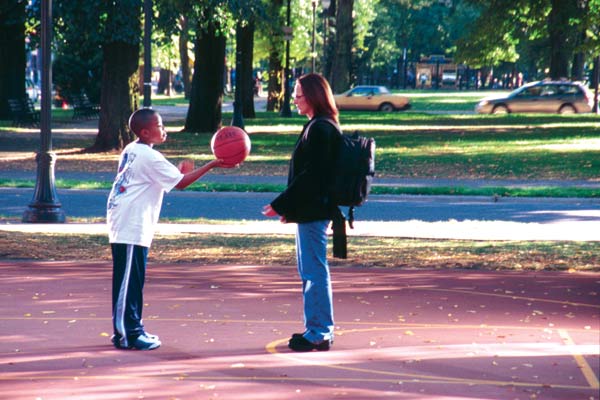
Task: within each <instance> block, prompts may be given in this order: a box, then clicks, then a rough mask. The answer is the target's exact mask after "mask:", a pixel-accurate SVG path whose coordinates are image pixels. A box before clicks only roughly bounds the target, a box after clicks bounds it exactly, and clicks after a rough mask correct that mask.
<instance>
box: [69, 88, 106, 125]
mask: <svg viewBox="0 0 600 400" xmlns="http://www.w3.org/2000/svg"><path fill="white" fill-rule="evenodd" d="M68 99H69V101H70V103H71V106H73V119H83V118H85V119H90V118H97V117H98V115H100V106H98V105H97V104H94V103H92V102H91V101H90V99H89V98H88V97H87V95H86V94H85V93H81V94H72V95H70V96H69V97H68Z"/></svg>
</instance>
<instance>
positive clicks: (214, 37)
mask: <svg viewBox="0 0 600 400" xmlns="http://www.w3.org/2000/svg"><path fill="white" fill-rule="evenodd" d="M210 3H211V2H210V1H207V2H205V3H204V4H203V5H202V6H201V10H200V13H199V15H200V16H201V17H200V18H199V19H198V21H197V25H196V43H195V49H194V55H195V60H194V75H193V77H192V91H191V93H190V105H189V108H188V113H187V117H186V120H185V127H184V130H186V131H191V132H215V131H216V130H217V129H219V128H220V127H221V123H222V111H221V108H222V104H223V83H224V76H225V73H224V70H225V68H224V60H225V43H226V37H225V32H224V30H223V26H222V17H223V16H224V14H223V8H222V6H223V4H222V3H221V2H214V4H210Z"/></svg>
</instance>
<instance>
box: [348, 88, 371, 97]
mask: <svg viewBox="0 0 600 400" xmlns="http://www.w3.org/2000/svg"><path fill="white" fill-rule="evenodd" d="M372 95H373V89H372V88H356V89H354V90H353V91H352V96H363V97H364V96H372Z"/></svg>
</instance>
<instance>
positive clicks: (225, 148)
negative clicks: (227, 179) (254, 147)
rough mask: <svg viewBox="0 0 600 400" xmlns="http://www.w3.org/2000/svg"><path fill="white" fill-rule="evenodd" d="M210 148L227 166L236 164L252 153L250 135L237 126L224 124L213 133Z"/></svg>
mask: <svg viewBox="0 0 600 400" xmlns="http://www.w3.org/2000/svg"><path fill="white" fill-rule="evenodd" d="M210 148H211V149H212V152H213V154H214V155H215V157H216V158H219V159H221V160H223V162H224V163H225V164H226V165H227V166H234V165H237V164H239V163H241V162H242V161H244V160H245V159H246V157H247V156H248V154H250V137H249V136H248V134H247V133H246V132H245V131H244V130H243V129H241V128H238V127H237V126H224V127H223V128H221V129H219V130H218V131H217V132H215V134H214V135H213V137H212V139H211V141H210Z"/></svg>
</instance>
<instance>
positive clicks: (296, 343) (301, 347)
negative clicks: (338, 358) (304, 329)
mask: <svg viewBox="0 0 600 400" xmlns="http://www.w3.org/2000/svg"><path fill="white" fill-rule="evenodd" d="M288 347H289V348H290V349H292V350H294V351H313V350H317V351H327V350H329V340H324V341H322V342H321V343H313V342H309V341H308V340H306V338H305V337H304V336H302V334H300V335H297V334H295V335H292V338H291V339H290V341H289V343H288Z"/></svg>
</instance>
